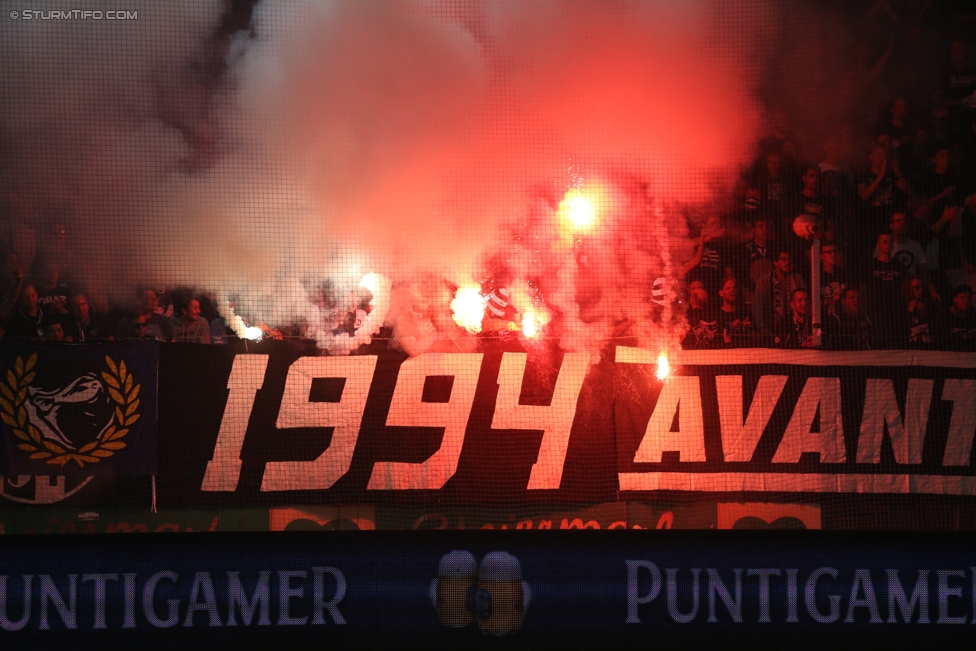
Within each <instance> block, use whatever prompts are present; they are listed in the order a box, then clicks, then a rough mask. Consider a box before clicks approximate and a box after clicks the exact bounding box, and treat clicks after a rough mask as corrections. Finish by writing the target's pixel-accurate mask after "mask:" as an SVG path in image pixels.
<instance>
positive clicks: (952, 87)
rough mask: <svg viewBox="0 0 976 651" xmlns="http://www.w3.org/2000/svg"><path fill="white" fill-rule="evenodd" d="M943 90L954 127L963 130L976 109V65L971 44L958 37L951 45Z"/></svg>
mask: <svg viewBox="0 0 976 651" xmlns="http://www.w3.org/2000/svg"><path fill="white" fill-rule="evenodd" d="M943 92H944V94H945V99H946V103H947V104H948V105H949V108H950V110H951V116H952V127H953V128H954V129H956V130H957V131H962V129H963V128H964V126H965V125H966V123H967V120H968V118H969V117H970V115H971V111H972V110H973V109H976V95H974V94H973V93H974V92H976V66H974V65H973V64H972V62H971V60H970V52H969V45H968V44H967V43H966V41H965V40H963V39H961V38H957V39H955V40H953V41H952V44H951V45H950V47H949V65H948V67H947V69H946V72H945V74H944V76H943Z"/></svg>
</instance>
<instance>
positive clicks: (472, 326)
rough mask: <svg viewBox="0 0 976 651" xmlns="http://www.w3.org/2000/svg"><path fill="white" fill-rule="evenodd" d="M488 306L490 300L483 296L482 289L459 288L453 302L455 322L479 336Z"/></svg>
mask: <svg viewBox="0 0 976 651" xmlns="http://www.w3.org/2000/svg"><path fill="white" fill-rule="evenodd" d="M487 305H488V299H487V298H486V297H484V296H482V295H481V288H480V287H478V286H477V285H468V286H465V287H459V288H458V290H457V291H456V292H455V293H454V300H452V301H451V312H452V314H453V315H454V322H455V323H456V324H458V325H459V326H460V327H462V328H464V329H465V330H467V331H468V332H470V333H471V334H475V335H476V334H478V333H479V332H481V320H482V319H483V318H484V316H485V308H486V307H487Z"/></svg>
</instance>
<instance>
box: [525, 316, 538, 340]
mask: <svg viewBox="0 0 976 651" xmlns="http://www.w3.org/2000/svg"><path fill="white" fill-rule="evenodd" d="M522 334H524V335H525V336H526V337H528V338H529V339H531V338H533V337H535V336H536V334H537V331H536V323H535V312H532V311H529V312H526V313H525V316H523V317H522Z"/></svg>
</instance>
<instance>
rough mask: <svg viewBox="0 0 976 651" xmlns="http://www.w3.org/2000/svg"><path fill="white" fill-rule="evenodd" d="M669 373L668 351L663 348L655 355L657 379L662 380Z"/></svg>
mask: <svg viewBox="0 0 976 651" xmlns="http://www.w3.org/2000/svg"><path fill="white" fill-rule="evenodd" d="M670 374H671V365H670V364H669V363H668V353H667V351H665V350H662V351H661V354H660V355H658V356H657V374H656V375H657V379H659V380H661V381H662V382H664V381H665V380H666V379H668V376H669V375H670Z"/></svg>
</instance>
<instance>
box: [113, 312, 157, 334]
mask: <svg viewBox="0 0 976 651" xmlns="http://www.w3.org/2000/svg"><path fill="white" fill-rule="evenodd" d="M148 326H149V317H147V316H146V314H145V313H144V312H143V311H141V310H136V311H134V312H130V313H129V314H127V315H126V316H124V317H122V320H121V321H120V322H119V326H118V329H117V331H116V337H117V338H119V339H139V340H144V339H150V338H152V339H155V337H147V336H146V330H147V328H148Z"/></svg>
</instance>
